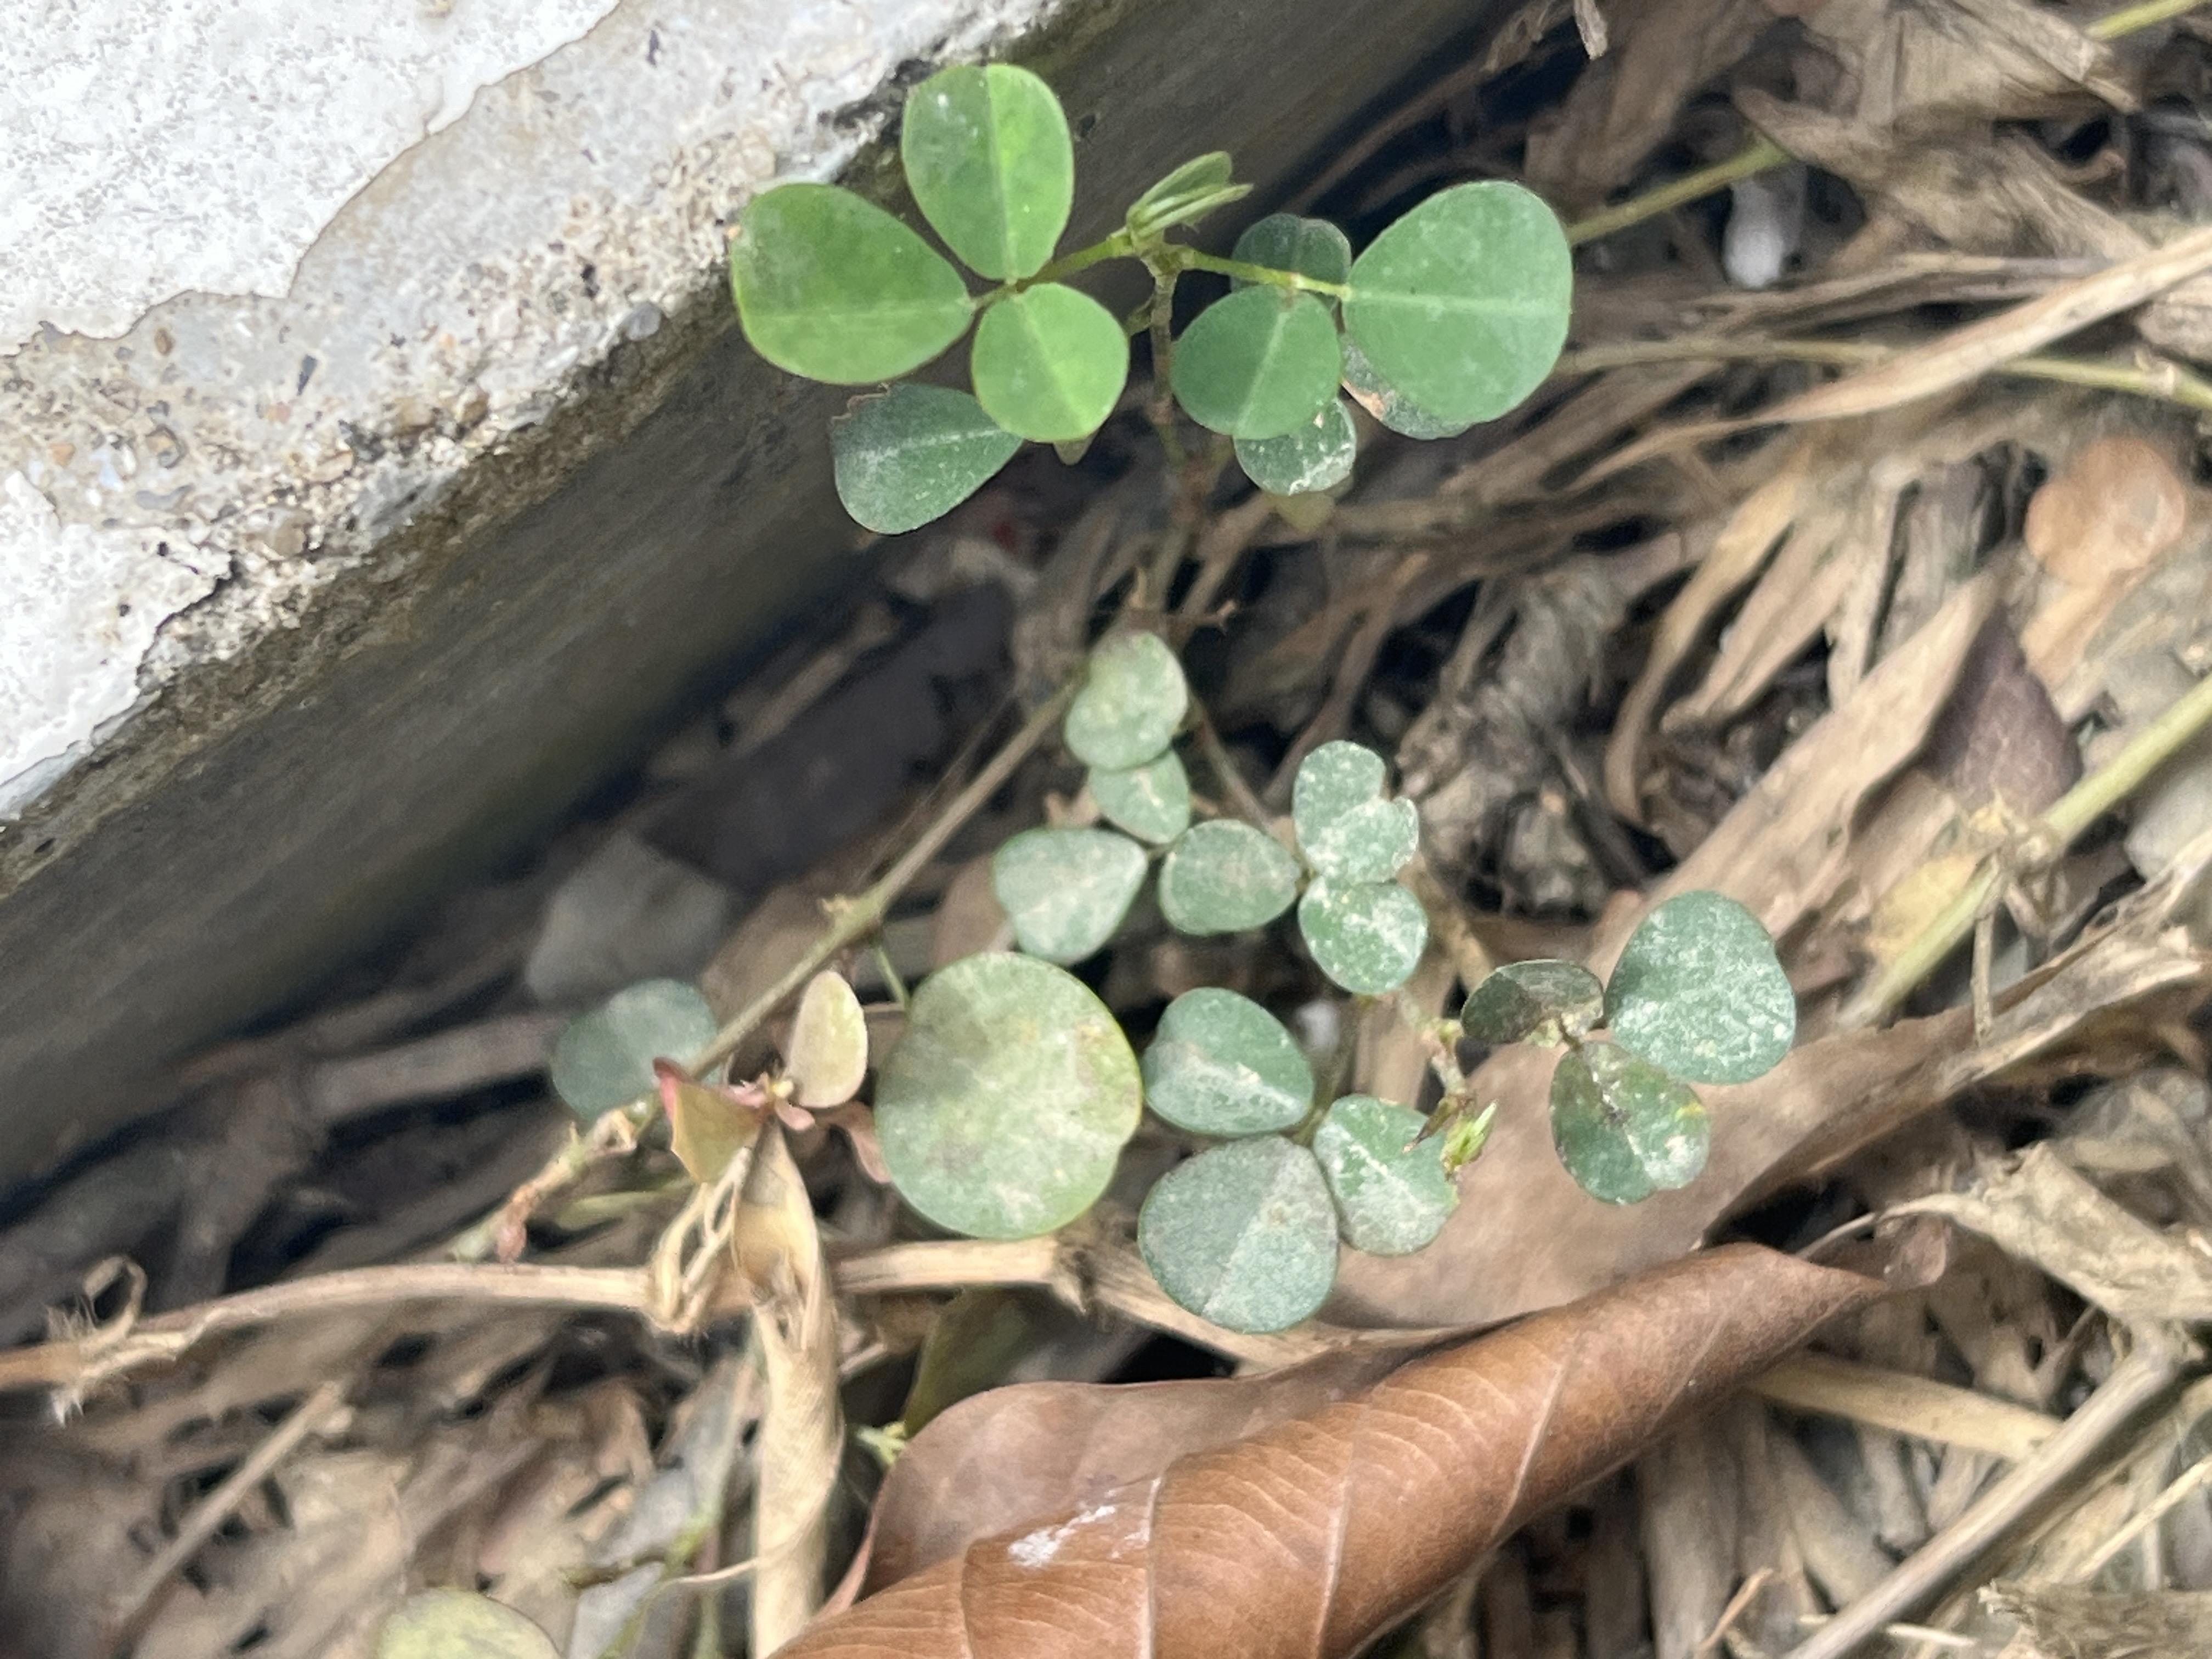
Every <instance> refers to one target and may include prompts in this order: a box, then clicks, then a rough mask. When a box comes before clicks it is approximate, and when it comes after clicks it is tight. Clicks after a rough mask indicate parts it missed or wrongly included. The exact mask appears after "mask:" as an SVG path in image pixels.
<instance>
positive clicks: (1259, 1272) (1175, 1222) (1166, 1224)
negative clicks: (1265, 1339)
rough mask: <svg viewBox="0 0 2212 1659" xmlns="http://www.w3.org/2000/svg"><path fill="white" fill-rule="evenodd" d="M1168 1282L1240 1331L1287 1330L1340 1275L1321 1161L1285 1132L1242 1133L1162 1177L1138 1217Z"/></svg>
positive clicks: (1161, 1277) (1144, 1247) (1205, 1314)
mask: <svg viewBox="0 0 2212 1659" xmlns="http://www.w3.org/2000/svg"><path fill="white" fill-rule="evenodd" d="M1137 1248H1138V1249H1139V1251H1140V1252H1142V1254H1143V1255H1144V1258H1145V1265H1146V1267H1150V1268H1151V1269H1152V1277H1153V1278H1154V1279H1158V1281H1159V1284H1160V1288H1161V1289H1162V1290H1164V1291H1166V1292H1167V1293H1168V1294H1169V1295H1170V1296H1171V1297H1174V1298H1175V1299H1176V1302H1178V1303H1180V1304H1182V1306H1184V1307H1186V1308H1188V1309H1189V1310H1191V1311H1192V1312H1193V1313H1194V1314H1196V1315H1198V1316H1200V1318H1203V1319H1210V1320H1212V1322H1214V1323H1215V1324H1217V1325H1220V1326H1223V1327H1225V1328H1227V1329H1229V1330H1232V1331H1279V1330H1282V1329H1285V1328H1287V1327H1289V1326H1291V1325H1295V1324H1297V1322H1298V1321H1300V1320H1301V1319H1304V1318H1305V1317H1306V1316H1308V1315H1310V1314H1311V1313H1312V1312H1313V1311H1314V1310H1315V1309H1316V1308H1318V1307H1320V1306H1321V1304H1322V1302H1323V1301H1324V1300H1326V1299H1327V1298H1328V1292H1329V1287H1330V1286H1331V1285H1334V1283H1335V1282H1336V1213H1335V1212H1334V1209H1332V1208H1331V1207H1330V1205H1329V1199H1328V1182H1325V1181H1324V1180H1323V1179H1322V1173H1321V1166H1320V1165H1319V1164H1316V1163H1315V1162H1314V1156H1313V1154H1312V1153H1311V1152H1308V1151H1306V1149H1305V1148H1304V1147H1303V1146H1293V1145H1292V1144H1291V1142H1289V1141H1287V1140H1285V1139H1282V1138H1281V1137H1280V1136H1279V1135H1262V1136H1260V1137H1258V1138H1257V1139H1251V1140H1232V1141H1231V1142H1230V1143H1229V1144H1228V1145H1227V1146H1216V1147H1215V1148H1213V1149H1212V1151H1211V1152H1200V1154H1199V1155H1198V1156H1197V1157H1196V1158H1192V1159H1191V1160H1190V1161H1189V1162H1188V1163H1187V1164H1178V1165H1177V1166H1176V1168H1175V1169H1172V1170H1169V1171H1168V1173H1167V1174H1166V1175H1164V1176H1161V1177H1160V1179H1159V1180H1158V1182H1156V1183H1155V1184H1154V1185H1153V1188H1152V1193H1151V1194H1150V1195H1149V1196H1148V1197H1147V1198H1146V1200H1145V1207H1144V1209H1143V1210H1142V1212H1139V1215H1138V1218H1137Z"/></svg>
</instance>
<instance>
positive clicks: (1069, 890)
mask: <svg viewBox="0 0 2212 1659" xmlns="http://www.w3.org/2000/svg"><path fill="white" fill-rule="evenodd" d="M1144 884H1145V849H1144V848H1141V847H1139V846H1138V845H1137V843H1136V842H1133V841H1131V840H1130V839H1129V838H1128V837H1127V836H1117V835H1115V833H1114V832H1113V831H1112V830H1111V829H1024V831H1022V833H1021V834H1020V835H1018V836H1015V837H1014V838H1013V839H1012V840H1011V841H1009V842H1007V843H1006V845H1005V846H1003V847H1001V848H1000V849H999V850H998V851H997V852H996V853H995V854H993V855H992V858H991V890H992V891H993V892H994V893H995V894H996V895H997V896H998V899H999V904H1000V908H1002V909H1004V910H1005V911H1006V920H1007V921H1011V922H1012V923H1013V924H1014V938H1015V939H1017V940H1018V941H1019V942H1020V944H1021V947H1022V949H1023V950H1024V951H1028V952H1029V953H1030V955H1031V956H1033V957H1043V958H1044V959H1045V960H1046V961H1047V962H1062V963H1066V962H1080V961H1082V960H1083V958H1084V957H1087V956H1089V955H1090V954H1091V952H1092V951H1096V950H1097V948H1098V947H1099V946H1100V945H1103V944H1105V943H1106V941H1107V940H1108V939H1110V938H1112V937H1113V933H1114V930H1115V928H1116V927H1120V926H1121V918H1122V917H1123V916H1125V915H1128V914H1129V901H1130V900H1132V899H1133V898H1135V897H1136V896H1137V889H1139V887H1141V886H1143V885H1144Z"/></svg>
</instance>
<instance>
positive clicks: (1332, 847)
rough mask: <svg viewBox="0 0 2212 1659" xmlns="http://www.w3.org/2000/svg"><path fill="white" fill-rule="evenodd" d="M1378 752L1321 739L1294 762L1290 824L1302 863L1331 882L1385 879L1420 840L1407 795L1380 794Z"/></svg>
mask: <svg viewBox="0 0 2212 1659" xmlns="http://www.w3.org/2000/svg"><path fill="white" fill-rule="evenodd" d="M1382 790H1383V757H1381V756H1380V755H1378V754H1376V752H1375V751H1374V750H1371V749H1368V748H1365V747H1364V746H1363V745H1361V744H1356V743H1345V742H1342V741H1339V742H1335V743H1325V744H1322V745H1321V747H1319V748H1318V749H1316V750H1314V751H1313V753H1311V754H1310V755H1308V756H1307V757H1305V759H1304V761H1303V762H1302V763H1300V764H1299V766H1298V774H1297V778H1296V779H1295V780H1294V781H1292V783H1291V824H1292V825H1293V826H1294V827H1295V828H1296V829H1297V832H1298V850H1299V851H1300V852H1302V853H1304V854H1305V857H1306V862H1307V863H1309V864H1310V865H1312V866H1313V867H1314V868H1315V869H1316V870H1318V871H1319V872H1321V873H1322V875H1324V876H1326V877H1328V878H1329V879H1330V880H1331V881H1334V882H1340V883H1341V882H1370V881H1388V880H1389V878H1391V877H1392V876H1395V875H1396V874H1397V873H1398V872H1399V871H1400V870H1401V869H1403V868H1404V867H1405V865H1406V862H1407V860H1409V859H1411V858H1412V857H1413V852H1414V848H1416V847H1417V846H1418V845H1419V841H1420V833H1421V819H1420V814H1419V811H1417V810H1416V809H1415V808H1414V805H1413V802H1411V801H1409V800H1384V799H1382V798H1381V797H1382Z"/></svg>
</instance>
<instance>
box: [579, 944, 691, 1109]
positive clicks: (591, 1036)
mask: <svg viewBox="0 0 2212 1659" xmlns="http://www.w3.org/2000/svg"><path fill="white" fill-rule="evenodd" d="M714 1029H715V1027H714V1010H713V1009H711V1008H709V1007H708V1006H707V999H706V998H704V997H702V996H701V995H700V994H699V993H698V992H697V990H696V989H695V988H694V987H691V986H690V985H687V984H685V983H684V981H682V980H675V979H647V980H641V981H638V982H637V983H636V984H635V985H631V986H627V987H624V988H623V989H622V990H619V991H617V992H616V993H615V994H614V995H613V996H611V997H610V998H608V999H607V1000H606V1001H605V1002H603V1003H601V1004H600V1005H599V1006H598V1007H596V1008H594V1009H592V1011H591V1012H589V1013H587V1014H579V1015H578V1016H577V1017H576V1018H574V1019H572V1020H570V1021H569V1022H568V1025H567V1026H566V1027H565V1028H564V1029H563V1030H562V1033H561V1039H560V1041H559V1042H556V1043H555V1044H554V1046H553V1066H552V1079H553V1090H554V1092H555V1093H556V1094H557V1095H559V1096H560V1097H561V1098H562V1099H563V1100H565V1101H567V1102H568V1105H569V1108H570V1109H572V1110H573V1111H574V1113H575V1114H576V1115H577V1116H579V1117H580V1118H584V1119H586V1120H587V1121H588V1120H590V1119H592V1118H596V1117H598V1116H599V1115H600V1114H601V1113H603V1112H611V1111H612V1110H613V1109H615V1108H616V1107H617V1106H622V1105H626V1104H628V1103H629V1102H631V1101H633V1100H635V1099H637V1098H639V1097H641V1096H645V1095H650V1094H652V1093H653V1090H654V1088H655V1087H656V1086H657V1085H655V1083H654V1080H653V1061H654V1060H682V1059H684V1057H685V1056H687V1055H689V1054H695V1053H696V1052H697V1051H698V1050H699V1049H701V1048H705V1047H706V1046H707V1044H708V1043H709V1042H712V1041H713V1040H714Z"/></svg>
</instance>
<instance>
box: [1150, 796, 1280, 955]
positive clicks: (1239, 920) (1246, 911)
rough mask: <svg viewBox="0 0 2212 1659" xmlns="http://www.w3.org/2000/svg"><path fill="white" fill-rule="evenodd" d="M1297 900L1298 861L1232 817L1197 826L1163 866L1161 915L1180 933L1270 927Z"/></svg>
mask: <svg viewBox="0 0 2212 1659" xmlns="http://www.w3.org/2000/svg"><path fill="white" fill-rule="evenodd" d="M1297 895H1298V863H1297V860H1296V859H1294V858H1292V857H1291V855H1290V854H1288V853H1285V851H1284V850H1283V849H1282V847H1281V845H1280V844H1279V843H1278V842H1276V841H1275V839H1274V838H1273V836H1267V835H1264V834H1262V833H1261V831H1259V830H1257V829H1254V828H1253V827H1252V826H1251V825H1250V824H1249V823H1237V821H1236V820H1234V819H1231V818H1212V819H1209V820H1208V821H1207V822H1206V823H1194V824H1193V825H1191V827H1190V828H1189V829H1186V830H1184V831H1183V833H1182V837H1181V838H1180V839H1179V840H1177V841H1176V844H1175V845H1174V846H1172V847H1170V848H1168V855H1167V857H1166V858H1164V859H1163V860H1161V861H1160V914H1161V915H1164V916H1165V917H1166V918H1167V920H1168V925H1169V926H1170V927H1173V928H1175V929H1176V931H1178V932H1180V933H1200V934H1203V933H1241V932H1243V930H1244V929H1245V928H1247V927H1265V926H1266V925H1267V923H1268V922H1271V921H1273V920H1274V919H1275V918H1276V917H1277V916H1279V915H1282V914H1283V912H1284V911H1285V910H1287V909H1289V908H1291V900H1293V899H1295V898H1296V897H1297Z"/></svg>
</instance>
